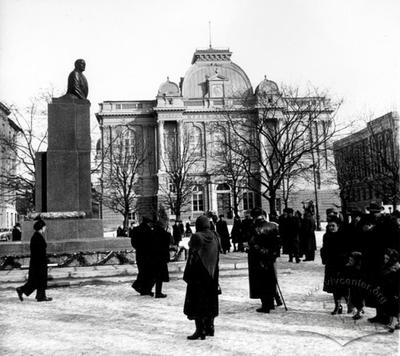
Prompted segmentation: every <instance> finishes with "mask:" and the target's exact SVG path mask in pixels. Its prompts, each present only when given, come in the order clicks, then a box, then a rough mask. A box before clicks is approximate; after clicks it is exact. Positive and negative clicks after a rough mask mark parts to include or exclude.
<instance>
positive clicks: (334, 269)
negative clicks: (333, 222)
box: [321, 231, 348, 296]
mask: <svg viewBox="0 0 400 356" xmlns="http://www.w3.org/2000/svg"><path fill="white" fill-rule="evenodd" d="M347 256H348V246H347V242H346V239H345V236H344V234H342V233H341V232H340V231H337V232H335V233H331V232H328V231H327V232H326V233H325V234H324V236H323V242H322V248H321V259H322V264H324V265H325V277H324V288H323V290H324V291H325V292H328V293H339V292H340V293H341V294H342V295H343V296H345V293H346V290H347V289H348V287H347V286H346V285H345V280H344V279H343V278H344V277H345V276H346V273H345V271H346V269H345V267H346V263H347Z"/></svg>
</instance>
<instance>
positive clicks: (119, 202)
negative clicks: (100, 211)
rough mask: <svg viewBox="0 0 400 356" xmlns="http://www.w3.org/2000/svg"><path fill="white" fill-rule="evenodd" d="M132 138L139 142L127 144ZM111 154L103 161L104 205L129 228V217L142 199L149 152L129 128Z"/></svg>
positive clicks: (134, 141) (125, 130) (117, 137)
mask: <svg viewBox="0 0 400 356" xmlns="http://www.w3.org/2000/svg"><path fill="white" fill-rule="evenodd" d="M128 135H131V137H135V138H134V139H132V140H127V139H126V137H127V136H128ZM107 152H108V154H107V156H106V157H104V160H103V164H104V172H103V177H102V184H103V195H102V201H103V204H104V205H105V206H107V207H108V208H110V209H111V210H113V211H114V212H117V213H121V215H122V216H123V217H124V227H125V228H126V227H127V226H128V223H129V214H130V213H131V212H133V211H135V209H136V208H135V205H136V202H137V198H138V197H139V196H140V189H141V184H140V183H141V182H140V176H141V175H142V174H143V165H144V162H145V161H146V157H147V150H146V149H145V148H144V147H143V145H142V144H141V143H140V142H139V140H138V138H137V137H136V135H135V131H134V130H133V129H132V128H131V127H129V126H125V127H124V128H123V129H122V130H121V131H120V132H119V134H118V135H117V136H116V138H115V139H114V140H113V142H112V144H111V145H110V147H109V150H107Z"/></svg>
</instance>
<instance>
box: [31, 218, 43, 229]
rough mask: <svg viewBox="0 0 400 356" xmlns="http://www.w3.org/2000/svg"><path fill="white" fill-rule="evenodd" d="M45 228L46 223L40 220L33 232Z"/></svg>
mask: <svg viewBox="0 0 400 356" xmlns="http://www.w3.org/2000/svg"><path fill="white" fill-rule="evenodd" d="M43 226H46V223H45V222H44V221H43V220H42V219H39V220H38V221H36V222H35V223H34V224H33V230H35V231H39V230H41V229H42V228H43Z"/></svg>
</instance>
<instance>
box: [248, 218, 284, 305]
mask: <svg viewBox="0 0 400 356" xmlns="http://www.w3.org/2000/svg"><path fill="white" fill-rule="evenodd" d="M269 224H271V226H270V230H269V231H268V232H267V233H264V234H261V235H257V234H254V235H253V236H252V237H251V238H250V241H249V251H248V266H249V284H250V298H252V299H256V298H257V299H258V298H265V297H272V296H274V295H275V291H276V274H275V268H274V262H275V260H276V257H277V256H278V252H279V241H278V228H277V226H276V225H272V223H269Z"/></svg>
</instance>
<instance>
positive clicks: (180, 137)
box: [176, 120, 188, 155]
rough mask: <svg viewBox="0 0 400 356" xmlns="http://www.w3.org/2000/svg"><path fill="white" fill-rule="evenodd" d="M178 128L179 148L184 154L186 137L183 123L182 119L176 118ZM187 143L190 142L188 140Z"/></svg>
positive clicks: (180, 152)
mask: <svg viewBox="0 0 400 356" xmlns="http://www.w3.org/2000/svg"><path fill="white" fill-rule="evenodd" d="M176 130H177V137H178V149H179V154H180V155H182V153H183V151H184V147H183V144H184V142H183V141H184V137H183V124H182V121H181V120H176ZM185 144H188V142H185Z"/></svg>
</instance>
